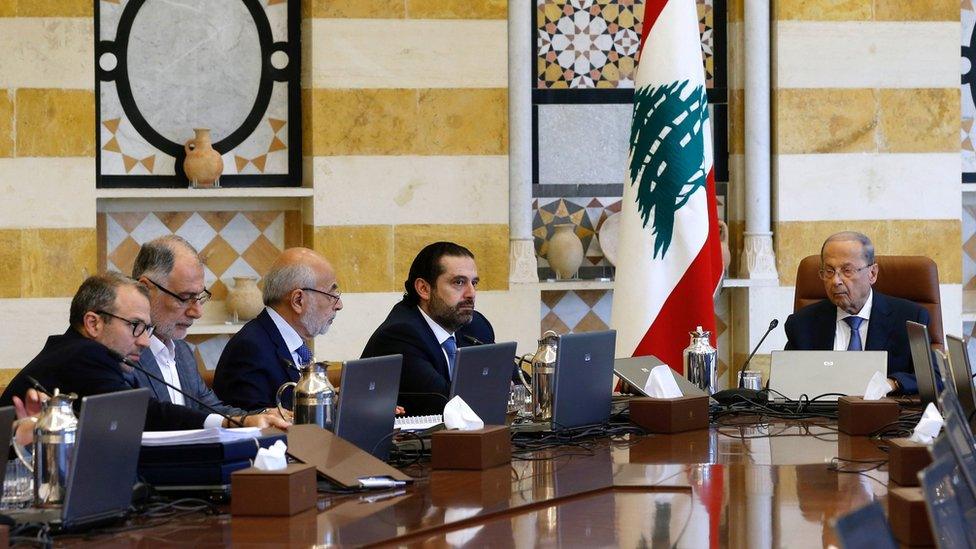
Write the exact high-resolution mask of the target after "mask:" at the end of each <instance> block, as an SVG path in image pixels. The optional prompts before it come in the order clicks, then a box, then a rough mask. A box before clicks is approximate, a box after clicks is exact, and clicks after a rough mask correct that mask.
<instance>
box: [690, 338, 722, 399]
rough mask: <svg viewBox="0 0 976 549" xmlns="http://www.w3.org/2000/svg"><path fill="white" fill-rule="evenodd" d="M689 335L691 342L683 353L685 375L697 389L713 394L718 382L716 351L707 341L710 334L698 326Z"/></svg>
mask: <svg viewBox="0 0 976 549" xmlns="http://www.w3.org/2000/svg"><path fill="white" fill-rule="evenodd" d="M689 335H690V336H691V344H690V345H688V347H687V348H686V349H685V353H684V366H685V377H686V378H688V381H690V382H692V383H694V384H695V385H696V386H697V387H698V388H699V389H701V390H703V391H705V392H707V393H708V394H713V393H714V392H715V391H716V390H717V384H718V352H717V351H716V350H715V348H714V347H712V345H711V343H710V341H709V339H710V337H711V335H712V334H711V332H706V331H705V330H702V327H701V326H698V328H697V329H696V330H695V331H694V332H689Z"/></svg>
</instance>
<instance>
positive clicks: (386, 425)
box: [335, 355, 403, 460]
mask: <svg viewBox="0 0 976 549" xmlns="http://www.w3.org/2000/svg"><path fill="white" fill-rule="evenodd" d="M402 365H403V355H391V356H380V357H374V358H363V359H360V360H350V361H349V362H346V364H345V365H344V366H343V368H342V379H341V380H340V383H339V391H340V397H339V410H338V414H337V415H336V427H335V434H336V435H337V436H339V437H340V438H343V439H345V440H348V441H349V442H351V443H353V444H355V445H356V446H357V447H359V449H360V450H364V451H366V452H369V453H371V454H373V456H375V457H377V458H379V459H382V460H385V459H386V458H387V457H388V456H389V454H390V446H391V444H392V438H391V433H393V415H394V409H395V408H396V400H397V392H399V390H400V369H401V367H402Z"/></svg>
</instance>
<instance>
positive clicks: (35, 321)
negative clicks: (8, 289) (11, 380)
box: [0, 297, 71, 376]
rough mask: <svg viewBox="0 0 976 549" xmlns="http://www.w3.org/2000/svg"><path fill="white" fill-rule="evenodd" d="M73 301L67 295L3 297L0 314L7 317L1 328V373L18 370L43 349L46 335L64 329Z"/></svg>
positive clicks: (0, 316) (62, 331)
mask: <svg viewBox="0 0 976 549" xmlns="http://www.w3.org/2000/svg"><path fill="white" fill-rule="evenodd" d="M70 303H71V299H70V298H67V297H65V298H57V299H0V318H3V319H8V321H7V322H5V323H4V327H3V330H0V368H2V370H0V372H3V373H2V374H0V375H3V376H10V375H11V372H16V371H19V370H20V369H21V368H23V367H24V366H26V365H27V363H28V362H30V361H31V359H32V358H34V356H36V355H37V353H38V352H40V350H41V348H42V347H43V346H44V342H45V341H46V340H47V336H49V335H51V334H61V333H64V331H65V329H67V327H68V308H69V306H70ZM27 319H30V321H29V322H26V321H25V320H27Z"/></svg>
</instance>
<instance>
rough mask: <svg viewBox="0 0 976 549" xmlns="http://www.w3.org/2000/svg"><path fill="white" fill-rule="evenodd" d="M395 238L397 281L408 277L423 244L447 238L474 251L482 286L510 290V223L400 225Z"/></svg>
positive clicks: (395, 277) (482, 287)
mask: <svg viewBox="0 0 976 549" xmlns="http://www.w3.org/2000/svg"><path fill="white" fill-rule="evenodd" d="M393 238H394V241H393V242H394V259H393V265H394V273H395V274H394V279H395V280H400V281H403V280H405V279H406V278H407V273H408V271H409V270H410V264H411V263H412V262H413V259H414V257H416V256H417V253H418V252H420V250H421V249H423V247H424V246H426V245H428V244H431V243H433V242H437V241H440V240H447V241H451V242H456V243H458V244H461V245H462V246H465V247H467V248H468V249H469V250H471V253H473V254H474V257H475V261H476V262H477V264H478V276H479V277H480V278H481V285H480V286H479V288H480V289H483V290H505V289H508V225H485V224H479V225H397V226H395V227H394V232H393Z"/></svg>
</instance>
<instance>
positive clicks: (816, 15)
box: [772, 0, 874, 21]
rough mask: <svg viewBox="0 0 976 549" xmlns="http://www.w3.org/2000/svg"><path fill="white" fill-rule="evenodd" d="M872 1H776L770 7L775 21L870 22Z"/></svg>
mask: <svg viewBox="0 0 976 549" xmlns="http://www.w3.org/2000/svg"><path fill="white" fill-rule="evenodd" d="M873 4H874V0H778V1H777V2H774V3H773V5H772V16H773V19H774V20H776V21H786V20H791V19H796V20H804V21H870V20H871V16H872V13H873V7H874V6H873Z"/></svg>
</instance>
